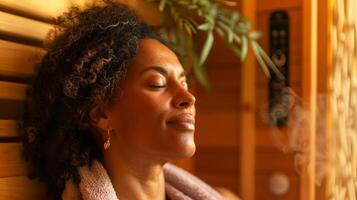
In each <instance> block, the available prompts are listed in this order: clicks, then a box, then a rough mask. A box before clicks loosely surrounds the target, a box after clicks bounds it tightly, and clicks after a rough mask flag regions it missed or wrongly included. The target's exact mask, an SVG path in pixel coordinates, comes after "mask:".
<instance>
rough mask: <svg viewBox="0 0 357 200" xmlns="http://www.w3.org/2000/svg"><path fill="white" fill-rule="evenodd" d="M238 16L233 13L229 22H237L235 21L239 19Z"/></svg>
mask: <svg viewBox="0 0 357 200" xmlns="http://www.w3.org/2000/svg"><path fill="white" fill-rule="evenodd" d="M239 17H240V14H239V13H238V12H233V14H232V16H231V20H232V22H234V23H235V22H237V20H238V19H239Z"/></svg>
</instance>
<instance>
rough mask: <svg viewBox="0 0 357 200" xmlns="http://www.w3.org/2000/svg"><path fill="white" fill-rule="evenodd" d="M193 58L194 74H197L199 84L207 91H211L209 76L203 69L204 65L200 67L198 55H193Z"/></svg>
mask: <svg viewBox="0 0 357 200" xmlns="http://www.w3.org/2000/svg"><path fill="white" fill-rule="evenodd" d="M192 58H193V73H194V74H195V77H196V78H197V80H198V82H199V83H200V84H201V85H202V86H203V87H204V88H206V89H208V90H209V89H210V84H209V81H208V79H207V75H206V73H205V70H204V68H203V65H200V64H199V63H198V61H197V56H196V54H192Z"/></svg>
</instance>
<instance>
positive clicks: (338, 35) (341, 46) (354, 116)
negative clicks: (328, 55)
mask: <svg viewBox="0 0 357 200" xmlns="http://www.w3.org/2000/svg"><path fill="white" fill-rule="evenodd" d="M356 13H357V2H356V0H335V7H334V21H333V27H332V48H333V52H334V53H333V73H332V77H331V82H330V84H331V89H332V91H331V101H330V102H331V108H332V110H331V114H332V118H333V119H332V130H331V136H332V138H331V143H330V146H329V148H330V151H329V152H330V153H329V154H330V155H329V157H330V161H331V163H330V168H329V172H328V176H329V183H328V185H327V187H328V188H327V189H328V190H327V191H328V199H333V200H356V199H357V14H356Z"/></svg>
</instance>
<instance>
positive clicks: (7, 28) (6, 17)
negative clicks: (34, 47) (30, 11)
mask: <svg viewBox="0 0 357 200" xmlns="http://www.w3.org/2000/svg"><path fill="white" fill-rule="evenodd" d="M50 29H51V25H50V24H47V23H44V22H40V21H36V20H32V19H28V18H24V17H19V16H16V15H12V14H8V13H5V12H2V11H0V33H1V34H4V35H10V36H12V37H19V38H25V39H30V40H35V41H42V40H43V39H44V38H45V37H46V35H47V33H48V31H49V30H50Z"/></svg>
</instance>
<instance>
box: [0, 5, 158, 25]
mask: <svg viewBox="0 0 357 200" xmlns="http://www.w3.org/2000/svg"><path fill="white" fill-rule="evenodd" d="M117 1H118V2H122V3H124V4H127V5H129V6H130V7H131V8H133V9H134V10H135V11H136V12H137V13H138V15H139V16H140V17H141V18H143V20H144V21H146V22H148V23H149V24H150V25H154V26H155V25H159V24H160V23H161V15H160V12H159V11H158V8H157V6H156V5H153V4H150V3H146V2H143V1H141V0H130V1H128V0H117ZM92 2H93V0H51V1H38V0H21V1H18V0H0V9H3V10H6V11H8V12H12V13H16V14H18V15H23V16H26V17H30V18H34V19H39V20H43V21H49V20H51V19H53V18H54V17H57V16H59V15H60V14H62V13H63V12H65V11H67V10H68V8H70V7H71V6H72V5H78V6H80V7H83V6H85V5H87V4H88V5H90V4H91V3H92Z"/></svg>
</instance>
